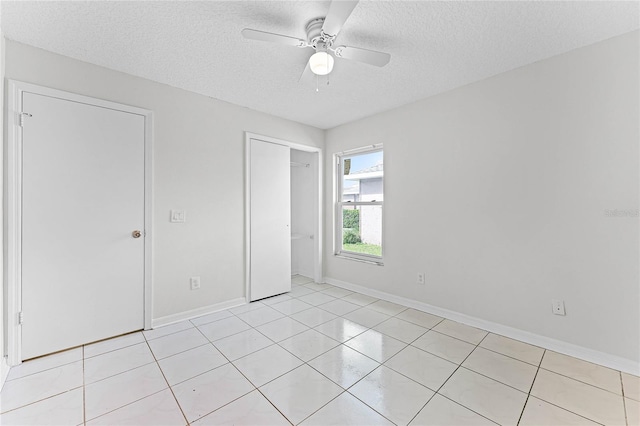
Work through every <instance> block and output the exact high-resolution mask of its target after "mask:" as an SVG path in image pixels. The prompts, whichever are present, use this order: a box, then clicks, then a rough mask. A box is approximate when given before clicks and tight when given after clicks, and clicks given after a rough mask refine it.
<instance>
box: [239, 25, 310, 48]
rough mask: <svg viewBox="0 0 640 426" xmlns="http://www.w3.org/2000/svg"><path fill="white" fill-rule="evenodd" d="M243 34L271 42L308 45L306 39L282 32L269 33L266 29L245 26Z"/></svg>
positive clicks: (295, 45) (300, 45)
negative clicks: (253, 28) (259, 29)
mask: <svg viewBox="0 0 640 426" xmlns="http://www.w3.org/2000/svg"><path fill="white" fill-rule="evenodd" d="M242 36H243V37H244V38H248V39H251V40H259V41H268V42H271V43H280V44H286V45H289V46H294V47H307V46H308V44H307V42H306V41H304V40H302V39H299V38H296V37H289V36H284V35H280V34H274V33H268V32H265V31H258V30H252V29H249V28H245V29H244V30H242Z"/></svg>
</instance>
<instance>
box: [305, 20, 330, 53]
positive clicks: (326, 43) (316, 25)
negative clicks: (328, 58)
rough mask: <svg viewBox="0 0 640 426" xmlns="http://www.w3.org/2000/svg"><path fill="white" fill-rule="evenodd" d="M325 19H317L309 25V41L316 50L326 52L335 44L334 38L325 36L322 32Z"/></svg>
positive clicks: (307, 29) (307, 28)
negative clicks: (319, 49)
mask: <svg viewBox="0 0 640 426" xmlns="http://www.w3.org/2000/svg"><path fill="white" fill-rule="evenodd" d="M324 19H325V18H316V19H312V20H311V21H309V23H307V27H306V31H307V40H308V41H309V44H310V45H311V46H313V48H314V49H318V48H321V49H322V50H326V49H327V48H329V47H331V44H332V43H333V39H334V37H333V36H330V35H328V34H325V33H324V32H323V31H322V25H323V24H324Z"/></svg>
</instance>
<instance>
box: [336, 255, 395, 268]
mask: <svg viewBox="0 0 640 426" xmlns="http://www.w3.org/2000/svg"><path fill="white" fill-rule="evenodd" d="M334 256H335V257H337V258H339V259H345V260H353V261H354V262H362V263H368V264H370V265H376V266H384V262H382V259H380V260H373V259H371V260H369V259H362V258H360V257H354V256H348V255H346V254H342V253H335V254H334Z"/></svg>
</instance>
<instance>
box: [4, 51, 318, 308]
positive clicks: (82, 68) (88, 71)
mask: <svg viewBox="0 0 640 426" xmlns="http://www.w3.org/2000/svg"><path fill="white" fill-rule="evenodd" d="M6 48H7V49H6V55H7V56H6V59H7V65H6V77H7V78H8V79H16V80H21V81H26V82H29V83H34V84H39V85H42V86H47V87H52V88H55V89H60V90H66V91H69V92H74V93H79V94H82V95H87V96H92V97H96V98H100V99H106V100H110V101H114V102H119V103H123V104H127V105H133V106H137V107H141V108H146V109H149V110H152V111H153V113H154V156H153V161H154V164H153V167H154V178H153V195H154V211H153V212H154V229H153V241H154V246H153V264H154V266H153V309H154V312H153V317H154V318H155V319H160V318H163V317H167V316H170V315H174V314H179V313H182V312H185V311H189V310H193V309H198V308H202V307H205V306H209V305H213V304H216V303H220V302H225V301H228V300H232V299H235V298H240V297H244V292H245V282H244V270H245V269H244V258H245V257H244V241H245V240H244V163H243V161H244V132H245V131H248V132H254V133H258V134H263V135H268V136H272V137H276V138H280V139H285V140H288V141H292V142H296V143H300V144H305V145H311V146H317V147H320V146H322V144H323V142H324V133H323V131H322V130H319V129H315V128H312V127H309V126H306V125H302V124H298V123H294V122H291V121H288V120H284V119H280V118H276V117H273V116H269V115H267V114H263V113H259V112H256V111H252V110H249V109H247V108H243V107H239V106H235V105H232V104H229V103H226V102H222V101H218V100H215V99H212V98H209V97H206V96H202V95H197V94H194V93H191V92H187V91H184V90H180V89H176V88H172V87H170V86H167V85H163V84H159V83H155V82H152V81H149V80H145V79H142V78H138V77H134V76H131V75H127V74H124V73H120V72H116V71H112V70H109V69H106V68H102V67H99V66H96V65H91V64H88V63H85V62H80V61H77V60H74V59H70V58H68V57H64V56H60V55H57V54H54V53H50V52H47V51H44V50H41V49H37V48H34V47H31V46H27V45H24V44H20V43H16V42H13V41H10V40H7V43H6ZM171 209H185V210H186V211H187V222H186V223H184V224H172V223H170V222H169V211H170V210H171ZM191 276H200V277H201V282H202V288H201V289H200V290H197V291H191V290H190V289H189V277H191Z"/></svg>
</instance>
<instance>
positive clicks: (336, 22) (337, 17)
mask: <svg viewBox="0 0 640 426" xmlns="http://www.w3.org/2000/svg"><path fill="white" fill-rule="evenodd" d="M357 4H358V1H357V0H356V1H341V0H333V1H332V2H331V5H330V6H329V13H327V17H326V18H324V23H323V24H322V31H324V33H325V34H327V35H330V36H336V35H338V33H339V32H340V30H341V29H342V26H343V25H344V23H345V22H346V21H347V19H348V18H349V16H350V15H351V12H353V9H355V7H356V5H357Z"/></svg>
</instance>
